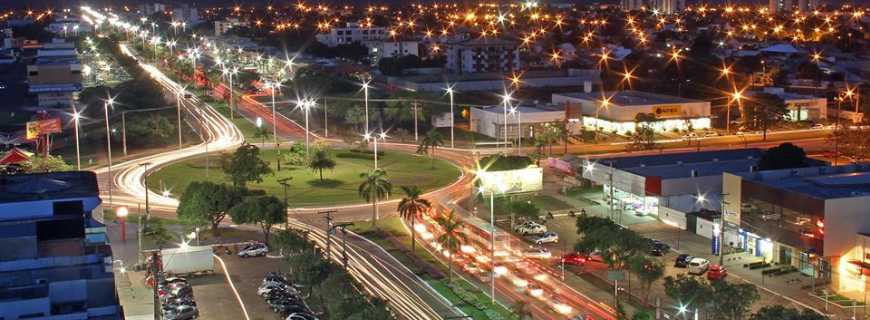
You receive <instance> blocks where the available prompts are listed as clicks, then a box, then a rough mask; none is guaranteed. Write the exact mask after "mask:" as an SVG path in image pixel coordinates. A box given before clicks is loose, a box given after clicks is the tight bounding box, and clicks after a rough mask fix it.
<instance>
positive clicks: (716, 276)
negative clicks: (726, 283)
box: [707, 264, 728, 281]
mask: <svg viewBox="0 0 870 320" xmlns="http://www.w3.org/2000/svg"><path fill="white" fill-rule="evenodd" d="M726 276H728V269H726V268H725V267H724V266H720V265H718V264H711V265H710V269H709V270H707V280H710V281H716V280H722V279H725V277H726Z"/></svg>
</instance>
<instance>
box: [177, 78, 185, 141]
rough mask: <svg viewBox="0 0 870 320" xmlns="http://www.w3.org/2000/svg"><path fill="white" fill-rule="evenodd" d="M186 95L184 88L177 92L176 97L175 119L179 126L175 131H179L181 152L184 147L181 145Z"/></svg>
mask: <svg viewBox="0 0 870 320" xmlns="http://www.w3.org/2000/svg"><path fill="white" fill-rule="evenodd" d="M184 94H185V90H184V88H181V89H180V90H178V91H176V95H175V117H176V120H177V121H178V126H177V128H176V130H175V131H178V150H181V147H182V143H181V99H182V98H183V97H184Z"/></svg>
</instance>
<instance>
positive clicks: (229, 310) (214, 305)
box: [191, 255, 287, 320]
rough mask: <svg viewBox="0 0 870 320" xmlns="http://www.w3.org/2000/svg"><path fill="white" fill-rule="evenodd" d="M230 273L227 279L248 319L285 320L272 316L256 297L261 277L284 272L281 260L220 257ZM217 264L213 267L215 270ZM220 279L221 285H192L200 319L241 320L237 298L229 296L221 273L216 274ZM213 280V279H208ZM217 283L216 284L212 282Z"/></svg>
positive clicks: (261, 299) (267, 307) (227, 287)
mask: <svg viewBox="0 0 870 320" xmlns="http://www.w3.org/2000/svg"><path fill="white" fill-rule="evenodd" d="M220 257H221V259H223V261H224V263H225V264H226V267H227V270H228V271H229V275H230V279H232V281H233V284H234V285H235V286H236V290H238V292H239V296H240V297H241V299H242V301H243V302H244V304H245V308H246V309H247V311H248V315H249V316H250V317H251V319H258V320H273V319H282V320H283V319H284V318H282V317H281V316H280V315H279V314H276V313H274V312H272V309H271V308H269V305H268V304H266V302H265V301H264V300H263V298H261V297H260V296H258V295H257V287H259V286H260V283H261V282H262V281H263V276H264V275H265V274H266V273H268V272H270V271H280V272H286V271H287V264H286V263H284V262H283V261H284V260H283V259H278V258H267V257H257V258H239V257H238V256H236V255H221V256H220ZM219 266H220V263H219V262H217V263H216V266H215V267H216V268H218V267H219ZM215 276H219V277H220V279H218V280H221V281H219V283H220V284H222V285H216V284H209V282H211V281H212V280H210V279H209V280H208V281H205V282H206V283H203V284H199V283H197V282H196V281H191V282H194V292H195V295H196V299H197V303H198V304H199V305H200V309H201V318H202V319H217V320H222V319H227V320H229V319H233V320H238V319H244V317H243V316H242V311H241V307H239V303H238V301H236V297H235V295H234V294H232V292H231V289H230V287H229V284H227V281H226V277H225V276H224V274H223V273H220V274H217V273H216V274H215ZM210 277H212V276H210ZM215 282H218V281H215ZM203 289H204V290H203Z"/></svg>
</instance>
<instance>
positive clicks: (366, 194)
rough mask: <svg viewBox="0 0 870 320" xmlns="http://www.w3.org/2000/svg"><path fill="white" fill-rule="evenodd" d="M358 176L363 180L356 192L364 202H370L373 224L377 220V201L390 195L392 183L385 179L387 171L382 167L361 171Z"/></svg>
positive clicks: (373, 224)
mask: <svg viewBox="0 0 870 320" xmlns="http://www.w3.org/2000/svg"><path fill="white" fill-rule="evenodd" d="M359 176H360V178H363V179H364V180H363V182H362V183H360V185H359V188H358V189H357V192H358V193H359V196H360V197H361V198H363V199H365V200H366V202H371V203H372V226H375V225H376V224H377V222H378V201H379V200H380V199H383V198H387V197H389V196H390V192H392V189H393V184H392V183H390V181H389V180H387V172H386V171H384V170H383V169H374V170H372V171H370V172H363V173H360V175H359Z"/></svg>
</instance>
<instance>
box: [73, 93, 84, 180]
mask: <svg viewBox="0 0 870 320" xmlns="http://www.w3.org/2000/svg"><path fill="white" fill-rule="evenodd" d="M72 108H73V125H74V126H75V127H74V128H73V132H74V135H75V138H76V170H82V154H81V152H80V151H79V150H80V149H79V119H80V118H81V117H82V115H81V114H79V112H78V110H76V106H75V104H73V106H72Z"/></svg>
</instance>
